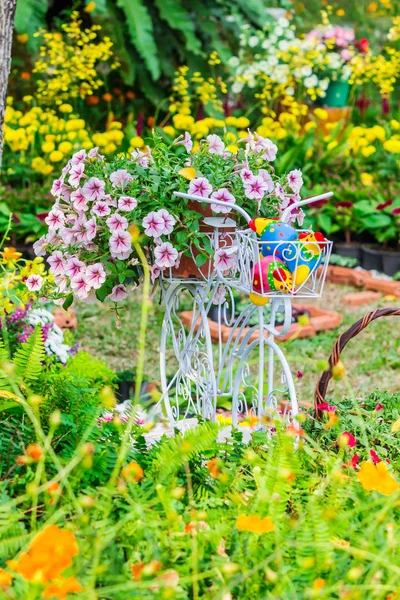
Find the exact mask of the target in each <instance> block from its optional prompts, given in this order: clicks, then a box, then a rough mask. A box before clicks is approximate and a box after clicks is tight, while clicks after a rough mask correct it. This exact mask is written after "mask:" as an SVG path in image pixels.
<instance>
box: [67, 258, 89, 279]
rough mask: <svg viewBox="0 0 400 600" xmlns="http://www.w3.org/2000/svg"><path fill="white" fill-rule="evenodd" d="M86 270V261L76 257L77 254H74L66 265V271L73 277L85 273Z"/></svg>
mask: <svg viewBox="0 0 400 600" xmlns="http://www.w3.org/2000/svg"><path fill="white" fill-rule="evenodd" d="M85 270H86V266H85V263H84V262H82V261H81V260H79V259H78V258H76V256H72V257H71V258H70V259H69V260H67V262H66V264H65V265H64V272H65V274H66V275H68V277H70V278H71V279H72V278H73V277H76V276H77V275H80V274H83V273H85Z"/></svg>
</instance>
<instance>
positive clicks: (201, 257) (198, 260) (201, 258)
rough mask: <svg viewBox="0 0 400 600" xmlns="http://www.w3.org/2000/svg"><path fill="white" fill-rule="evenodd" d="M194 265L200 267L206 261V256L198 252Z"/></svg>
mask: <svg viewBox="0 0 400 600" xmlns="http://www.w3.org/2000/svg"><path fill="white" fill-rule="evenodd" d="M195 262H196V267H202V266H203V265H204V264H205V263H206V262H207V256H204V254H198V255H197V256H196V259H195Z"/></svg>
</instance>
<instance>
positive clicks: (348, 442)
mask: <svg viewBox="0 0 400 600" xmlns="http://www.w3.org/2000/svg"><path fill="white" fill-rule="evenodd" d="M339 443H340V445H341V446H349V447H350V448H354V446H355V445H356V444H357V440H356V438H355V437H354V435H351V433H349V432H348V431H343V433H342V435H341V436H340V439H339Z"/></svg>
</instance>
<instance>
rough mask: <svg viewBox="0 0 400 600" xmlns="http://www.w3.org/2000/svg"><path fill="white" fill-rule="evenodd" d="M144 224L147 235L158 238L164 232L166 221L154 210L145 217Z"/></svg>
mask: <svg viewBox="0 0 400 600" xmlns="http://www.w3.org/2000/svg"><path fill="white" fill-rule="evenodd" d="M142 226H143V229H144V232H145V234H146V235H148V236H149V237H153V238H158V237H160V236H161V235H163V233H164V229H165V221H164V219H163V217H162V216H161V215H159V214H158V212H155V211H152V212H150V213H149V214H148V215H146V216H145V217H144V219H143V221H142Z"/></svg>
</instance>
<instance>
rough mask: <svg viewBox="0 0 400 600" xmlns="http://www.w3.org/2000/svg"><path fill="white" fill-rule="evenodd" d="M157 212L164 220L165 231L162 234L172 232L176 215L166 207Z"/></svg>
mask: <svg viewBox="0 0 400 600" xmlns="http://www.w3.org/2000/svg"><path fill="white" fill-rule="evenodd" d="M157 214H158V216H159V217H161V218H162V219H163V220H164V231H163V233H162V235H169V234H170V233H172V231H173V229H174V227H175V223H176V221H175V219H174V217H173V216H172V215H171V214H170V213H169V212H168V211H167V210H166V209H165V208H161V209H160V210H158V211H157Z"/></svg>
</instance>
